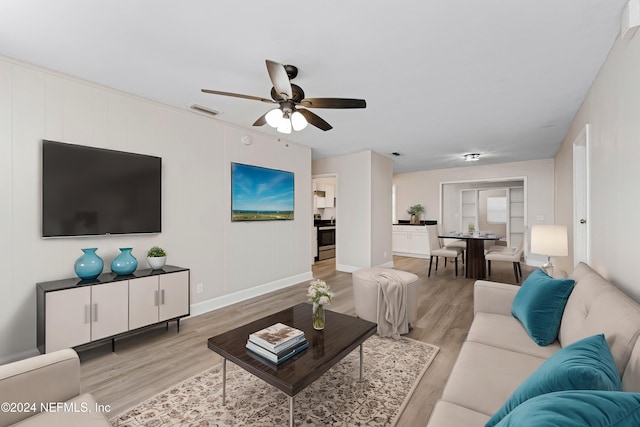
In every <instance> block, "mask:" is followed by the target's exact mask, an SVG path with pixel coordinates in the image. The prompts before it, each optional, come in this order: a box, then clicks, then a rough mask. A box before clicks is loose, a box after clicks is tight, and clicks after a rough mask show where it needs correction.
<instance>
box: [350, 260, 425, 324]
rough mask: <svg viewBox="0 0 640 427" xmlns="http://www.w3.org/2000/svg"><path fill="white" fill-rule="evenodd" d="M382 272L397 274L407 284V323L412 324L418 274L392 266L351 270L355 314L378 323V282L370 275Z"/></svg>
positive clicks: (415, 318) (416, 314) (415, 305)
mask: <svg viewBox="0 0 640 427" xmlns="http://www.w3.org/2000/svg"><path fill="white" fill-rule="evenodd" d="M384 272H391V273H394V274H396V275H398V276H399V277H400V278H401V279H402V281H403V282H405V283H406V284H407V317H408V320H409V324H410V325H413V323H414V322H415V321H416V320H417V317H418V276H417V275H415V274H413V273H409V272H408V271H401V270H395V269H392V268H378V267H373V268H363V269H362V270H357V271H354V272H353V274H352V283H353V302H354V303H355V307H356V316H358V317H360V318H361V319H364V320H368V321H370V322H375V323H378V282H376V281H375V280H374V279H373V278H372V277H371V276H372V275H374V274H377V273H384Z"/></svg>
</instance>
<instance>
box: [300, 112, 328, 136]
mask: <svg viewBox="0 0 640 427" xmlns="http://www.w3.org/2000/svg"><path fill="white" fill-rule="evenodd" d="M296 111H298V112H299V113H300V114H302V115H303V116H304V118H305V119H307V122H308V123H309V124H312V125H314V126H315V127H317V128H318V129H322V130H324V131H327V130H330V129H333V126H331V125H330V124H329V123H327V122H325V121H324V119H322V118H321V117H320V116H318V115H317V114H315V113H312V112H311V111H309V110H305V109H304V108H298V109H296Z"/></svg>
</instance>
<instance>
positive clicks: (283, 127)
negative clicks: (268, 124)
mask: <svg viewBox="0 0 640 427" xmlns="http://www.w3.org/2000/svg"><path fill="white" fill-rule="evenodd" d="M277 131H278V132H280V133H291V119H289V117H282V120H281V121H280V124H279V125H278V129H277Z"/></svg>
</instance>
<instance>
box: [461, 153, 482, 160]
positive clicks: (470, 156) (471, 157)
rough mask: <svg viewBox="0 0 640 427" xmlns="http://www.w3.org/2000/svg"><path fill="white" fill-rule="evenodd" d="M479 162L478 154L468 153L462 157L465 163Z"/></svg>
mask: <svg viewBox="0 0 640 427" xmlns="http://www.w3.org/2000/svg"><path fill="white" fill-rule="evenodd" d="M478 160H480V153H469V154H465V155H464V161H465V162H477V161H478Z"/></svg>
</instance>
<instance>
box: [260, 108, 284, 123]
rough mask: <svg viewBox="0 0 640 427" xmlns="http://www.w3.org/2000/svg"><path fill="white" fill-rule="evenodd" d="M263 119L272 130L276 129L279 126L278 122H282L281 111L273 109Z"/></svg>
mask: <svg viewBox="0 0 640 427" xmlns="http://www.w3.org/2000/svg"><path fill="white" fill-rule="evenodd" d="M264 119H265V120H266V121H267V124H268V125H269V126H271V127H273V128H277V127H278V126H280V122H281V121H282V110H280V109H279V108H274V109H273V110H271V111H269V112H268V113H267V115H266V116H264Z"/></svg>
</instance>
